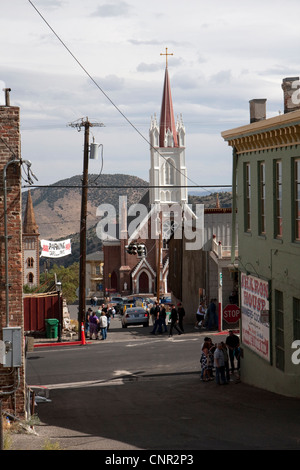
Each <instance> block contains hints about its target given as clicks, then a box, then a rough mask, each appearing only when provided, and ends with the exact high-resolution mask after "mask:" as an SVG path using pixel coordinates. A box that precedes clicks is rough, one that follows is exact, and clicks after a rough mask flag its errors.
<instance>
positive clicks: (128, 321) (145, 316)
mask: <svg viewBox="0 0 300 470" xmlns="http://www.w3.org/2000/svg"><path fill="white" fill-rule="evenodd" d="M121 321H122V328H127V326H130V325H143V326H149V313H148V312H147V311H146V310H144V309H143V308H142V307H130V308H126V310H125V312H124V315H123V316H122V320H121Z"/></svg>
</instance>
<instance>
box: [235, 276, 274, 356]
mask: <svg viewBox="0 0 300 470" xmlns="http://www.w3.org/2000/svg"><path fill="white" fill-rule="evenodd" d="M268 297H269V283H268V282H267V281H263V280H262V279H258V278H257V277H254V276H247V275H246V274H244V273H241V318H242V341H243V343H244V344H245V345H247V346H248V347H249V348H250V349H252V350H253V351H254V352H256V353H257V354H258V355H259V356H261V357H263V358H264V359H266V360H267V361H270V327H269V323H266V322H265V321H264V320H263V319H264V313H265V312H266V311H268V310H269V300H268Z"/></svg>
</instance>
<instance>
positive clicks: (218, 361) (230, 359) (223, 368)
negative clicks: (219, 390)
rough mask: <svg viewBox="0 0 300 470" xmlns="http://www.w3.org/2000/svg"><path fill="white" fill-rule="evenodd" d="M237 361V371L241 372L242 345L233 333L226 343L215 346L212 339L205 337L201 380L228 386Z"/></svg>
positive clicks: (201, 357)
mask: <svg viewBox="0 0 300 470" xmlns="http://www.w3.org/2000/svg"><path fill="white" fill-rule="evenodd" d="M235 360H236V361H237V370H239V369H240V343H239V337H238V336H237V335H235V334H234V332H233V331H229V334H228V336H227V338H226V341H225V343H224V342H223V341H221V342H219V343H217V344H213V342H212V340H211V338H209V337H205V338H204V342H203V344H202V347H201V356H200V364H201V380H203V381H204V382H208V381H209V380H214V379H215V380H216V383H217V384H218V385H226V384H228V383H229V381H230V372H231V373H232V374H233V373H234V369H235V367H234V361H235ZM214 372H215V376H214Z"/></svg>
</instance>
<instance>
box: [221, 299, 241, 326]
mask: <svg viewBox="0 0 300 470" xmlns="http://www.w3.org/2000/svg"><path fill="white" fill-rule="evenodd" d="M240 317H241V310H240V308H239V307H238V306H237V305H234V304H228V305H226V307H225V308H224V309H223V319H224V320H225V321H227V323H235V322H236V321H238V320H239V319H240Z"/></svg>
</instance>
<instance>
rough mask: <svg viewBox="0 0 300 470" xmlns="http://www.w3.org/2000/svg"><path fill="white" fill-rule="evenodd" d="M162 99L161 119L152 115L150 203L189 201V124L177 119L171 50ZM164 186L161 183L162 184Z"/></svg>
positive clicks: (180, 202) (183, 202) (166, 54)
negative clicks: (172, 83) (171, 70)
mask: <svg viewBox="0 0 300 470" xmlns="http://www.w3.org/2000/svg"><path fill="white" fill-rule="evenodd" d="M161 55H165V56H166V69H165V79H164V87H163V96H162V103H161V114H160V123H159V124H158V122H157V119H156V115H155V116H154V118H151V124H150V130H149V137H150V143H151V148H150V152H151V167H150V172H149V180H150V186H152V187H151V188H150V191H149V196H150V204H158V203H164V204H166V203H167V204H173V203H179V204H186V203H187V201H188V195H187V169H186V165H185V128H184V124H183V120H182V117H181V116H180V118H177V122H176V123H175V119H174V111H173V102H172V95H171V85H170V79H169V72H168V56H169V55H173V54H169V53H168V49H167V48H166V53H165V54H161ZM159 186H161V187H159Z"/></svg>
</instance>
